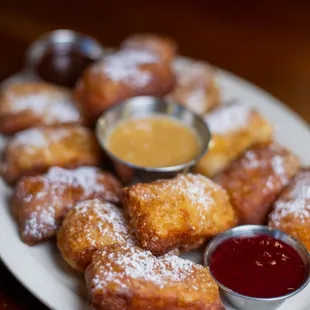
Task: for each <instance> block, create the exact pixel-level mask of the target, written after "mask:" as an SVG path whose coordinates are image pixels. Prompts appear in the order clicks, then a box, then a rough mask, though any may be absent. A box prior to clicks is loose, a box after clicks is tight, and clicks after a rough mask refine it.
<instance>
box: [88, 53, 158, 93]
mask: <svg viewBox="0 0 310 310" xmlns="http://www.w3.org/2000/svg"><path fill="white" fill-rule="evenodd" d="M158 61H159V58H158V57H157V56H156V55H155V54H152V53H150V52H148V51H143V50H131V49H128V50H121V51H119V52H117V53H114V54H112V55H109V56H107V57H106V58H105V59H104V60H103V61H102V62H101V64H96V65H95V66H94V67H93V70H97V71H99V72H103V73H104V74H105V75H106V76H107V77H108V78H109V79H111V80H112V81H115V82H123V83H128V84H129V85H132V86H133V87H144V86H145V85H147V84H148V83H149V82H150V79H151V74H150V72H149V71H148V70H141V68H139V67H140V66H142V65H147V64H153V63H156V62H158Z"/></svg>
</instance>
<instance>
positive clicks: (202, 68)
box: [173, 59, 213, 85]
mask: <svg viewBox="0 0 310 310" xmlns="http://www.w3.org/2000/svg"><path fill="white" fill-rule="evenodd" d="M173 70H174V71H175V73H176V75H177V77H178V84H180V85H188V84H191V83H192V82H193V81H199V80H200V81H201V80H203V81H205V80H206V77H210V75H211V74H212V71H213V70H212V67H211V66H210V65H209V64H207V63H205V62H202V61H193V60H189V59H176V60H175V61H174V62H173Z"/></svg>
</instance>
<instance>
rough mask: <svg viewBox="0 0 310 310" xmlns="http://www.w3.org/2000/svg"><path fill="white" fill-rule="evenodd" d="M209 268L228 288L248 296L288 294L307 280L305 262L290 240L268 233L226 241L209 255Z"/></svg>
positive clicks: (266, 296) (260, 296) (263, 296)
mask: <svg viewBox="0 0 310 310" xmlns="http://www.w3.org/2000/svg"><path fill="white" fill-rule="evenodd" d="M209 267H210V271H211V273H212V274H213V276H214V277H215V278H216V279H217V280H218V281H219V282H220V283H222V284H223V285H225V286H226V287H227V288H229V289H231V290H233V291H235V292H237V293H239V294H243V295H246V296H250V297H259V298H271V297H279V296H283V295H286V294H288V293H290V292H292V291H294V290H296V289H297V288H299V287H300V286H301V285H302V284H303V282H304V281H305V280H306V277H307V274H306V266H305V264H304V263H303V261H302V259H301V257H300V256H299V254H298V253H297V252H296V251H295V249H293V248H292V247H291V246H289V245H288V244H286V243H284V242H282V241H280V240H277V239H275V238H273V237H270V236H267V235H259V236H254V237H240V238H232V239H228V240H226V241H224V242H223V243H222V244H221V245H219V246H218V248H217V249H216V250H215V251H214V253H213V254H212V256H211V259H210V264H209Z"/></svg>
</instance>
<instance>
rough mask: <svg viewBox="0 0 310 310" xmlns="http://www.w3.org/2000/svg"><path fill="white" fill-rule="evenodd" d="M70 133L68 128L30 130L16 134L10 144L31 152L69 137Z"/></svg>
mask: <svg viewBox="0 0 310 310" xmlns="http://www.w3.org/2000/svg"><path fill="white" fill-rule="evenodd" d="M71 133H72V130H71V129H69V128H52V129H50V128H30V129H27V130H24V131H21V132H19V133H17V134H16V135H15V136H14V137H13V139H12V144H13V145H14V146H16V147H24V148H25V149H29V151H31V149H32V148H46V147H48V146H49V145H50V143H57V142H59V141H60V140H62V139H64V138H66V137H69V136H70V135H71Z"/></svg>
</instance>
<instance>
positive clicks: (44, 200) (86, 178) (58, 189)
mask: <svg viewBox="0 0 310 310" xmlns="http://www.w3.org/2000/svg"><path fill="white" fill-rule="evenodd" d="M105 178H112V177H111V176H109V175H105V174H104V173H102V172H100V170H99V169H97V168H95V167H81V168H77V169H75V170H68V169H63V168H59V167H52V168H51V169H50V170H49V171H48V173H47V174H46V175H43V176H37V177H34V179H36V181H34V182H35V183H34V184H36V186H37V190H36V191H35V192H33V191H32V187H30V190H29V191H28V190H27V187H22V188H21V186H23V183H20V185H19V187H20V189H22V191H21V193H22V194H21V197H20V198H19V199H21V201H22V205H21V207H22V208H23V209H21V210H20V212H21V213H22V214H23V212H26V213H24V216H23V218H25V219H24V222H23V223H21V224H22V229H21V230H22V234H23V235H24V236H26V237H28V238H31V239H33V240H36V241H39V240H41V239H42V238H44V237H49V236H51V235H53V234H54V233H55V231H56V230H57V229H58V227H59V225H60V223H61V221H62V218H63V216H64V215H65V213H67V212H68V210H69V209H71V207H72V206H73V205H74V203H75V202H76V201H79V200H84V199H89V198H92V197H101V198H104V199H107V200H111V201H116V200H118V193H117V192H116V191H117V188H116V187H117V185H115V188H114V189H113V188H109V187H106V185H105V180H106V179H105ZM107 181H108V182H109V180H107ZM77 191H78V192H77ZM72 192H76V194H75V196H73V195H72V194H70V193H72ZM29 206H35V207H31V209H29ZM27 210H30V211H31V212H30V213H29V214H27V212H29V211H27Z"/></svg>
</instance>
